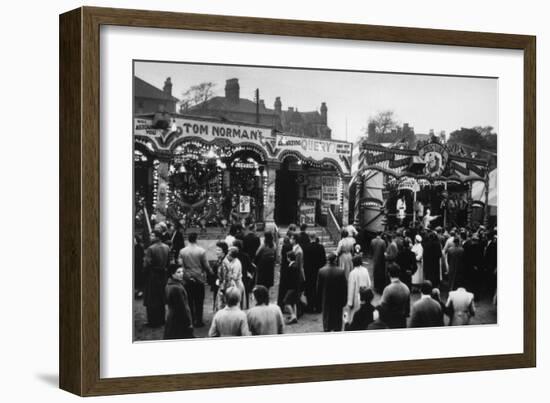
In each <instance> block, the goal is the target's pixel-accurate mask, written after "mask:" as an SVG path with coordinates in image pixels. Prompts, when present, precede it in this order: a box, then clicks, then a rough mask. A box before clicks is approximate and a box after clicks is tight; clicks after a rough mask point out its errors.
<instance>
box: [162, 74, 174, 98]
mask: <svg viewBox="0 0 550 403" xmlns="http://www.w3.org/2000/svg"><path fill="white" fill-rule="evenodd" d="M162 90H163V91H164V93H165V94H168V95H170V96H172V79H171V78H170V77H168V78H166V81H164V87H162Z"/></svg>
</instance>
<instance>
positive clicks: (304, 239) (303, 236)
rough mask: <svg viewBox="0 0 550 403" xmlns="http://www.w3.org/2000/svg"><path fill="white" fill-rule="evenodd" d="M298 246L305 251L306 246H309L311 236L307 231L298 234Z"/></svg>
mask: <svg viewBox="0 0 550 403" xmlns="http://www.w3.org/2000/svg"><path fill="white" fill-rule="evenodd" d="M297 241H298V244H299V245H300V246H301V247H302V249H304V250H305V248H306V246H307V245H309V243H310V241H309V235H308V234H307V232H305V231H300V232H299V233H298V239H297Z"/></svg>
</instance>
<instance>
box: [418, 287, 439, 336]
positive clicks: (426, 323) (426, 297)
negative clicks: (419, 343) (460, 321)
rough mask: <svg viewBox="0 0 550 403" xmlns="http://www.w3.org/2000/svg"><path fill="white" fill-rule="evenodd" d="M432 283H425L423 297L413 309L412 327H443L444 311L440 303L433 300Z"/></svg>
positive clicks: (421, 290) (421, 289)
mask: <svg viewBox="0 0 550 403" xmlns="http://www.w3.org/2000/svg"><path fill="white" fill-rule="evenodd" d="M432 288H433V287H432V283H430V282H429V281H424V282H423V283H422V287H421V288H420V292H421V293H422V296H421V297H420V299H419V300H418V301H416V302H415V303H414V304H413V306H412V309H411V327H435V326H443V311H442V309H441V305H440V304H439V302H437V301H436V300H434V299H433V298H432Z"/></svg>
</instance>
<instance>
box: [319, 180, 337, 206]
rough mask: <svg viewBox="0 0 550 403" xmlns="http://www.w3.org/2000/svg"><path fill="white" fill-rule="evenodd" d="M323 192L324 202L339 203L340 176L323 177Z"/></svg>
mask: <svg viewBox="0 0 550 403" xmlns="http://www.w3.org/2000/svg"><path fill="white" fill-rule="evenodd" d="M322 192H323V194H322V199H323V202H324V203H328V204H338V178H333V177H323V186H322Z"/></svg>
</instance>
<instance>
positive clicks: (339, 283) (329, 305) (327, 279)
mask: <svg viewBox="0 0 550 403" xmlns="http://www.w3.org/2000/svg"><path fill="white" fill-rule="evenodd" d="M336 259H337V256H336V255H335V254H334V253H330V254H329V255H328V264H327V265H326V266H325V267H323V268H322V269H321V270H319V274H318V278H317V294H318V295H320V296H321V308H322V310H323V330H324V331H325V332H332V331H336V332H338V331H341V330H342V309H343V308H344V306H345V305H346V302H347V291H348V290H347V281H346V275H345V273H344V270H343V269H341V268H340V267H339V266H338V265H337V263H336Z"/></svg>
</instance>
